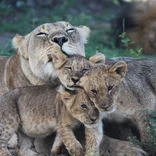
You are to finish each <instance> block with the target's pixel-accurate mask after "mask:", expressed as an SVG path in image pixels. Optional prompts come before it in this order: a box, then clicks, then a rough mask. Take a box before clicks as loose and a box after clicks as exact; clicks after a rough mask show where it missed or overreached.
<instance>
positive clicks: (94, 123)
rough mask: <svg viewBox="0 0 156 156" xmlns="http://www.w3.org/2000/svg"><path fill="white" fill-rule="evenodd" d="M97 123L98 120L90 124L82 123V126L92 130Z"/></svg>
mask: <svg viewBox="0 0 156 156" xmlns="http://www.w3.org/2000/svg"><path fill="white" fill-rule="evenodd" d="M97 123H98V120H97V121H96V122H92V123H87V122H84V125H85V126H86V127H87V128H93V127H96V125H97Z"/></svg>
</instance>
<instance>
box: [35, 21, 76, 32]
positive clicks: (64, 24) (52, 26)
mask: <svg viewBox="0 0 156 156" xmlns="http://www.w3.org/2000/svg"><path fill="white" fill-rule="evenodd" d="M42 27H44V28H46V30H47V31H50V30H52V31H54V30H56V31H57V30H58V29H59V30H60V29H64V30H66V29H69V28H71V27H74V26H72V25H71V24H70V23H68V22H65V21H60V22H55V23H45V24H42V25H40V26H38V27H37V28H36V29H35V30H34V31H39V30H40V29H41V28H42Z"/></svg>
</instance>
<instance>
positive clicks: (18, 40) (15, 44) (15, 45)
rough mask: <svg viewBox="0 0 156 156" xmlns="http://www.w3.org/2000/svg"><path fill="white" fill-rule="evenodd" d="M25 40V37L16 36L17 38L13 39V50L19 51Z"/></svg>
mask: <svg viewBox="0 0 156 156" xmlns="http://www.w3.org/2000/svg"><path fill="white" fill-rule="evenodd" d="M23 40H24V36H21V35H19V34H16V35H15V37H14V38H13V39H12V45H13V48H15V49H18V48H19V47H20V45H21V43H22V41H23Z"/></svg>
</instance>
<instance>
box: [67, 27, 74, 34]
mask: <svg viewBox="0 0 156 156" xmlns="http://www.w3.org/2000/svg"><path fill="white" fill-rule="evenodd" d="M66 32H67V33H72V32H75V29H74V28H70V29H67V30H66Z"/></svg>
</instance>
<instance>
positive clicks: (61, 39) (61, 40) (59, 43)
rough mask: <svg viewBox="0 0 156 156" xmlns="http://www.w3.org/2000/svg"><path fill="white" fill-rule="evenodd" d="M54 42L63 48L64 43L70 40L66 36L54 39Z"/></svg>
mask: <svg viewBox="0 0 156 156" xmlns="http://www.w3.org/2000/svg"><path fill="white" fill-rule="evenodd" d="M53 41H54V42H55V43H57V44H58V45H59V46H61V47H62V45H63V43H65V42H67V41H68V39H67V38H66V37H64V36H63V37H55V38H54V39H53Z"/></svg>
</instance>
